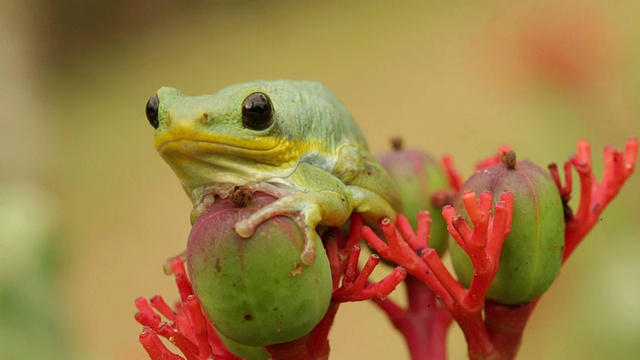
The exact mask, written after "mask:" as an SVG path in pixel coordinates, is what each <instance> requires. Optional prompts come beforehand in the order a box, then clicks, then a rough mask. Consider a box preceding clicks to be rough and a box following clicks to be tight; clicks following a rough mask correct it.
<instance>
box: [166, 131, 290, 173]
mask: <svg viewBox="0 0 640 360" xmlns="http://www.w3.org/2000/svg"><path fill="white" fill-rule="evenodd" d="M292 145H293V144H292V143H291V142H290V141H288V140H287V139H280V140H276V139H273V138H260V139H255V140H254V141H246V140H245V141H230V138H229V137H223V136H215V137H214V136H208V137H202V136H198V137H183V138H180V137H170V136H161V137H157V138H156V149H157V150H158V152H159V153H160V154H161V155H162V156H163V157H190V158H195V159H198V158H202V157H207V156H211V155H215V154H221V155H233V156H238V157H242V158H247V159H250V160H253V161H255V162H257V163H262V164H266V165H271V166H284V165H288V164H290V163H292V162H295V161H296V160H297V158H298V157H299V156H300V152H299V151H298V149H296V147H295V146H292Z"/></svg>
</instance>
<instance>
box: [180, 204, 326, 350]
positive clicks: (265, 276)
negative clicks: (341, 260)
mask: <svg viewBox="0 0 640 360" xmlns="http://www.w3.org/2000/svg"><path fill="white" fill-rule="evenodd" d="M274 200H275V198H273V197H271V196H268V195H265V194H262V193H255V194H253V196H252V197H251V199H248V202H245V203H244V204H242V205H245V206H244V207H239V206H238V205H234V203H233V202H232V201H231V200H230V199H217V200H216V202H215V203H214V204H212V205H211V206H210V207H209V208H208V209H206V210H205V211H204V212H203V213H202V214H201V215H200V216H199V217H198V219H197V221H196V222H195V224H194V225H193V228H192V230H191V234H190V235H189V241H188V244H187V268H188V272H189V277H190V278H191V281H192V283H193V286H194V292H195V293H196V294H197V295H198V297H199V298H200V301H201V303H202V308H203V310H204V312H205V313H206V314H207V316H208V317H209V319H210V321H211V322H212V323H213V325H214V327H215V328H216V329H217V330H218V331H220V333H222V334H224V335H225V336H227V337H228V338H229V339H231V340H233V341H235V342H237V343H240V344H244V345H251V346H267V345H272V344H278V343H283V342H289V341H293V340H296V339H298V338H301V337H303V336H305V335H306V334H308V333H309V332H310V331H311V330H312V329H313V327H314V326H316V325H317V324H318V322H320V320H321V319H322V318H323V316H324V315H325V313H326V311H327V308H328V306H329V301H330V299H331V292H332V282H331V269H330V267H329V261H328V259H327V256H326V253H325V252H324V251H322V249H323V246H322V242H321V240H320V237H319V236H318V237H317V238H316V248H317V249H319V251H318V252H317V259H316V262H315V264H314V265H313V266H306V265H304V264H302V263H301V261H300V252H301V251H302V248H303V241H304V237H303V235H302V231H301V230H300V228H299V227H298V225H297V224H296V223H295V222H294V221H292V220H291V219H289V218H287V217H285V216H276V217H273V218H270V219H268V220H267V221H265V222H264V223H262V224H261V225H259V226H258V228H257V229H256V231H255V233H254V234H253V236H251V237H250V238H247V239H245V238H241V237H240V236H239V235H238V234H237V233H236V232H235V230H234V226H235V224H236V223H237V222H238V221H239V220H240V219H243V218H245V217H248V216H250V215H251V214H252V213H254V212H255V211H257V210H258V209H259V208H261V207H263V206H265V205H267V204H269V203H270V202H272V201H274Z"/></svg>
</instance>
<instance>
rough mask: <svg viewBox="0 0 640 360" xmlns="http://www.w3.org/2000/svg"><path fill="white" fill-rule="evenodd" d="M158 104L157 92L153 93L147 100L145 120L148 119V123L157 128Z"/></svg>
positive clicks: (158, 123)
mask: <svg viewBox="0 0 640 360" xmlns="http://www.w3.org/2000/svg"><path fill="white" fill-rule="evenodd" d="M159 106H160V100H159V99H158V94H153V95H151V97H150V98H149V101H147V108H146V113H147V120H149V124H151V126H153V128H154V129H157V128H158V126H159V125H160V122H159V121H158V107H159Z"/></svg>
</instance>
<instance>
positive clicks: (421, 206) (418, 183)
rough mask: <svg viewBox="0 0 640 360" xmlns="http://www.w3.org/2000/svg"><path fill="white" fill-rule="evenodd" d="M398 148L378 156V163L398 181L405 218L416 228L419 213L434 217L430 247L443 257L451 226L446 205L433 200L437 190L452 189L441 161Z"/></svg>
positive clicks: (414, 151)
mask: <svg viewBox="0 0 640 360" xmlns="http://www.w3.org/2000/svg"><path fill="white" fill-rule="evenodd" d="M400 147H401V146H398V147H397V148H396V149H394V150H392V151H389V152H386V153H383V154H380V155H378V156H377V158H378V161H379V162H380V163H381V164H382V166H383V167H384V168H385V169H386V170H387V172H388V173H389V174H390V175H391V178H393V180H394V181H395V183H396V185H397V188H398V190H399V191H400V198H401V201H402V206H403V209H404V210H403V212H404V215H406V216H407V218H408V219H409V222H411V225H412V226H413V228H414V229H416V227H417V218H416V216H417V214H418V212H419V211H424V210H426V211H429V213H430V214H431V232H430V234H429V247H431V248H433V249H435V250H436V251H437V252H438V254H439V255H440V256H442V255H443V254H444V252H445V251H446V249H447V238H448V236H449V233H448V232H447V224H446V223H445V221H444V218H443V217H442V213H441V212H442V205H443V204H435V203H434V201H433V200H432V196H433V194H434V193H435V192H436V191H437V190H448V189H449V182H448V181H447V177H446V176H445V174H444V172H443V171H442V168H441V167H440V164H439V163H438V161H436V160H435V159H434V158H433V157H432V156H431V155H430V154H428V153H426V152H424V151H420V150H403V149H401V148H400Z"/></svg>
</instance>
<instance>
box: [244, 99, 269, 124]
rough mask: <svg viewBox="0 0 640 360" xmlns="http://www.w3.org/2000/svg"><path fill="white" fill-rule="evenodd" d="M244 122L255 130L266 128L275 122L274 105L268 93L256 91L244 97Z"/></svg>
mask: <svg viewBox="0 0 640 360" xmlns="http://www.w3.org/2000/svg"><path fill="white" fill-rule="evenodd" d="M242 124H243V125H244V127H247V128H250V129H253V130H264V129H266V128H268V127H269V126H270V125H271V124H273V107H272V106H271V100H269V97H268V96H267V95H266V94H263V93H261V92H255V93H253V94H251V95H249V96H247V98H246V99H244V102H243V103H242Z"/></svg>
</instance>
